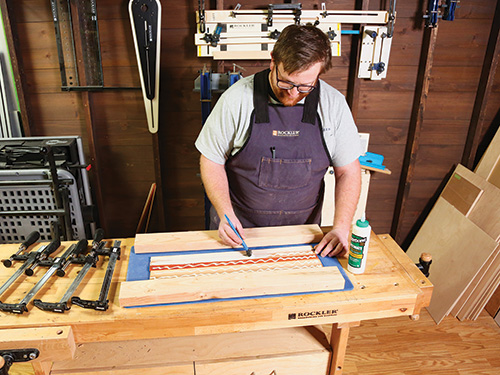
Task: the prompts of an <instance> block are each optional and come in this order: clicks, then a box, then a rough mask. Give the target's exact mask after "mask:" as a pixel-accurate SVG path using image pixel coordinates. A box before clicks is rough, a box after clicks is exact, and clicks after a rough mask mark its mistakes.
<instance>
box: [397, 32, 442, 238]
mask: <svg viewBox="0 0 500 375" xmlns="http://www.w3.org/2000/svg"><path fill="white" fill-rule="evenodd" d="M437 34H438V27H437V26H436V27H433V28H428V27H426V28H425V30H424V36H423V42H422V50H421V54H420V65H419V71H418V76H417V85H416V89H415V96H414V100H413V107H412V113H411V118H410V126H409V129H408V137H407V142H406V150H405V155H404V159H403V167H402V171H401V177H400V180H399V188H398V196H397V198H396V207H395V209H394V216H393V220H392V226H391V236H392V237H393V238H394V239H395V240H396V242H398V243H401V242H402V238H400V233H401V227H402V224H403V219H404V216H405V210H406V201H407V199H408V196H409V194H410V186H411V183H412V180H413V174H414V169H415V162H416V159H417V153H418V148H419V142H420V133H421V128H422V124H423V122H424V113H425V107H426V104H427V96H428V93H429V85H430V79H431V70H432V64H433V60H434V49H435V46H436V40H437Z"/></svg>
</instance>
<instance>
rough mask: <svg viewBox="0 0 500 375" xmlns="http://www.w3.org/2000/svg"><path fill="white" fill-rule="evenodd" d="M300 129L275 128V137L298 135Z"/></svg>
mask: <svg viewBox="0 0 500 375" xmlns="http://www.w3.org/2000/svg"><path fill="white" fill-rule="evenodd" d="M299 135H300V130H273V137H298V136H299Z"/></svg>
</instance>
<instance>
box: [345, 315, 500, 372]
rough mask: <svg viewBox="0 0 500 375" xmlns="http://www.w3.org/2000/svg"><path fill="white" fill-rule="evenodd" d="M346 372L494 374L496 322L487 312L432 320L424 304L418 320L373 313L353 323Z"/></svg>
mask: <svg viewBox="0 0 500 375" xmlns="http://www.w3.org/2000/svg"><path fill="white" fill-rule="evenodd" d="M344 374H345V375H385V374H390V375H427V374H432V375H441V374H442V375H455V374H456V375H458V374H459V375H479V374H485V375H486V374H488V375H498V374H500V327H499V326H498V325H497V324H496V323H495V321H494V320H493V318H492V317H491V316H490V315H489V314H488V313H486V312H484V311H483V313H482V314H481V315H480V317H479V318H478V319H477V320H476V321H464V322H460V321H458V320H457V319H455V318H452V317H447V318H445V319H444V320H443V321H442V322H441V324H439V325H436V324H435V323H434V321H433V320H432V318H431V317H430V315H429V314H428V313H427V310H423V311H422V314H421V317H420V319H419V320H418V321H411V320H410V319H409V318H405V317H402V318H391V319H378V320H371V321H366V322H362V323H361V326H359V327H356V328H352V329H351V332H350V335H349V341H348V347H347V354H346V360H345V363H344Z"/></svg>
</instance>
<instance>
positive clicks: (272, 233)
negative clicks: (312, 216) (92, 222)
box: [134, 224, 323, 254]
mask: <svg viewBox="0 0 500 375" xmlns="http://www.w3.org/2000/svg"><path fill="white" fill-rule="evenodd" d="M245 235H246V239H245V242H246V244H247V245H248V246H249V247H251V248H253V247H259V246H276V245H289V244H303V243H313V242H319V241H321V239H322V238H323V232H322V231H321V229H320V227H319V226H318V225H317V224H310V225H290V226H280V227H262V228H246V229H245ZM134 247H135V252H136V253H137V254H144V253H161V252H174V251H186V250H204V249H227V248H229V246H226V245H224V244H222V242H220V240H219V235H218V232H217V231H215V230H211V231H187V232H171V233H143V234H137V235H136V237H135V245H134Z"/></svg>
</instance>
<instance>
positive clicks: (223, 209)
mask: <svg viewBox="0 0 500 375" xmlns="http://www.w3.org/2000/svg"><path fill="white" fill-rule="evenodd" d="M200 172H201V180H202V182H203V186H204V187H205V192H206V193H207V196H208V199H210V202H211V203H212V205H213V206H214V208H215V210H216V211H217V214H218V215H219V218H221V217H224V214H234V212H233V207H232V204H231V198H230V196H229V184H228V181H227V174H226V169H225V166H224V165H221V164H217V163H214V162H213V161H211V160H209V159H207V158H206V157H204V156H203V155H202V156H201V157H200Z"/></svg>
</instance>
